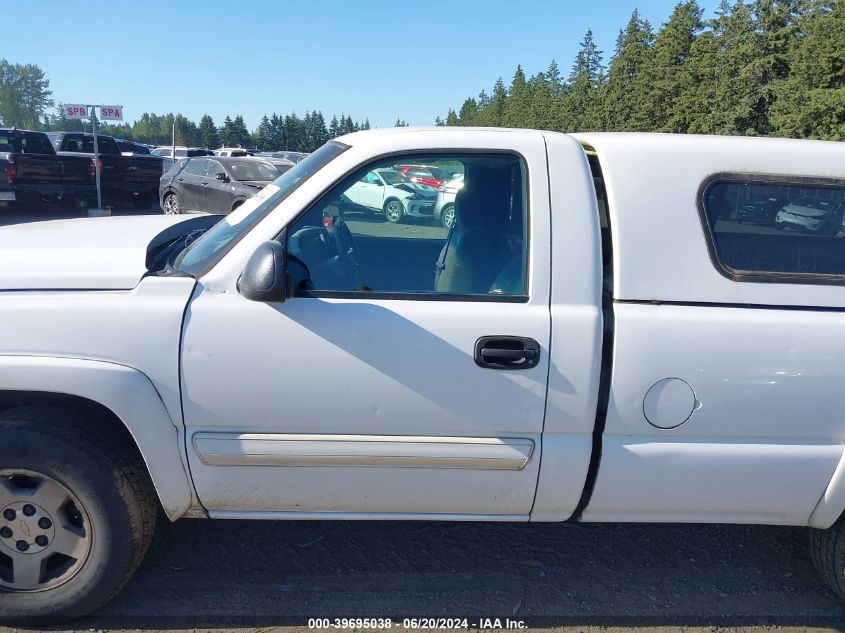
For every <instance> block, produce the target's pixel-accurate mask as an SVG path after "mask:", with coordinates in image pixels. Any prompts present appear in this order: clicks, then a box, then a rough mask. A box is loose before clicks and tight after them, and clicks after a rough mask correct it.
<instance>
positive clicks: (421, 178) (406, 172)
mask: <svg viewBox="0 0 845 633" xmlns="http://www.w3.org/2000/svg"><path fill="white" fill-rule="evenodd" d="M393 169H395V170H397V171H398V172H400V173H401V174H402V175H403V176H407V177H408V178H409V179H410V180H411V181H413V182H415V183H417V184H419V185H428V186H429V187H434V188H435V189H439V188H440V186H441V185H442V184H443V183H445V182H446V181H447V180H451V178H452V174H451V173H449V172H448V171H446V170H444V169H441V168H440V167H434V166H432V165H394V166H393Z"/></svg>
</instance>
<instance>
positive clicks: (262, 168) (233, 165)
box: [229, 160, 279, 182]
mask: <svg viewBox="0 0 845 633" xmlns="http://www.w3.org/2000/svg"><path fill="white" fill-rule="evenodd" d="M229 169H231V170H232V174H233V175H234V176H235V180H241V181H244V180H258V181H263V182H269V181H271V180H275V179H276V178H278V177H279V172H277V171H276V170H275V169H274V168H273V167H271V166H270V165H268V164H266V163H256V162H252V161H249V162H247V161H245V160H244V161H240V160H239V161H232V162H230V163H229Z"/></svg>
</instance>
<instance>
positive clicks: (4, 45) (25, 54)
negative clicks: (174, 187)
mask: <svg viewBox="0 0 845 633" xmlns="http://www.w3.org/2000/svg"><path fill="white" fill-rule="evenodd" d="M675 3H676V0H614V1H612V2H609V1H600V0H599V1H596V0H594V1H592V2H590V1H587V2H583V1H578V2H575V1H569V0H560V1H558V2H554V1H548V2H547V1H540V0H479V1H476V0H468V1H458V0H453V1H452V2H441V1H439V0H427V1H424V2H420V1H419V0H415V1H408V0H393V1H383V0H367V1H366V2H362V1H361V0H358V1H350V0H347V1H345V2H344V1H342V0H338V1H325V2H316V1H312V2H308V1H305V2H303V1H302V0H298V1H297V2H288V1H287V0H276V1H274V0H246V1H245V0H228V2H224V1H217V0H205V1H203V2H200V1H197V0H169V1H166V2H165V1H162V0H143V1H141V0H133V1H124V2H110V3H108V4H107V6H106V5H101V4H99V3H96V2H94V3H84V2H83V3H79V2H65V1H59V0H51V1H42V2H38V1H36V0H30V1H29V2H7V3H5V6H4V7H3V23H4V25H5V26H6V28H4V29H3V31H4V33H3V36H2V42H0V57H5V58H7V59H8V60H9V61H12V62H19V63H35V64H38V65H39V66H40V67H41V68H42V69H43V70H44V71H45V72H46V73H47V76H48V78H49V79H50V84H51V87H52V89H53V97H54V99H55V100H56V101H57V102H58V101H64V102H67V103H80V102H88V103H108V104H116V105H117V104H119V105H123V106H124V117H125V118H127V119H128V120H130V121H131V120H134V119H136V118H137V117H138V116H140V115H141V113H143V112H145V111H152V112H157V113H165V112H171V111H172V112H181V113H182V114H184V115H185V116H188V117H189V118H192V119H194V120H198V119H199V117H200V116H201V115H202V114H204V113H208V114H211V116H212V117H213V118H214V120H215V122H217V123H218V124H219V123H220V122H221V121H222V120H223V118H224V117H225V116H226V115H227V114H230V115H235V114H243V115H244V117H245V119H246V123H247V125H248V126H249V127H250V129H252V128H253V127H255V126H256V125H257V123H258V121H259V120H260V117H261V115H262V114H264V113H265V112H266V113H271V112H274V111H275V112H279V113H288V112H291V111H295V112H297V113H298V114H300V115H302V114H303V113H304V112H305V110H311V109H318V110H322V111H323V113H324V114H325V115H326V116H327V117H328V118H331V115H332V114H333V113H336V114H340V113H341V112H344V113H346V114H350V115H351V116H352V117H353V118H354V119H361V120H363V119H364V117H369V118H370V122H371V123H372V124H373V125H375V126H388V125H392V124H393V122H394V121H395V120H396V118H397V117H400V118H402V119H405V120H407V121H408V122H409V123H411V124H412V125H431V124H432V123H433V122H434V118H435V117H436V116H438V115H441V116H443V115H445V113H446V110H447V108H449V107H453V108H456V109H457V108H458V107H460V105H461V103H462V102H463V100H464V99H465V98H466V97H467V96H470V95H473V96H474V95H476V94H477V93H478V92H479V90H481V89H482V88H486V89H487V90H488V92H489V90H490V87H491V86H492V85H493V82H494V81H495V80H496V78H497V77H498V76H499V75H502V76H503V77H504V78H505V82H506V83H509V82H510V79H511V77H512V76H513V71H514V70H515V68H516V65H517V64H522V67H523V68H524V69H525V71H526V74H528V75H531V74H533V73H535V72H537V71H540V70H544V69H545V68H546V67H547V66H548V64H549V61H551V59H552V58H554V59H556V60H557V62H558V64H559V65H560V67H561V70H562V71H563V72H564V73H568V71H569V68H570V66H571V64H572V60H573V59H574V57H575V53H576V51H577V49H578V44H579V42H580V41H581V39H582V37H583V35H584V33H585V32H586V30H587V29H588V28H590V29H592V30H593V33H594V36H595V38H596V40H597V42H598V44H599V47H600V49H601V50H603V51H604V58H605V62H607V61H608V60H609V58H610V56H611V54H612V53H613V46H614V42H615V39H616V35H617V33H618V31H619V29H620V28H622V27H623V26H624V25H625V23H626V22H627V20H628V18H629V17H630V15H631V11H632V10H633V9H634V7H635V6H636V7H637V8H638V9H639V11H640V13H641V15H643V16H644V17H645V18H647V19H649V20H650V21H651V22H652V24H653V25H654V26H655V27H657V26H659V25H660V24H662V23H663V22H664V21H665V20H666V18H667V17H668V16H669V14H670V13H671V11H672V7H673V6H674V5H675ZM701 4H702V7H703V8H704V9H705V17H710V16H711V15H712V13H713V11H714V10H715V8H716V6H717V1H716V0H704V1H703V2H701ZM91 10H93V11H94V12H95V15H96V17H92V15H91ZM12 25H14V27H13V28H10V26H12Z"/></svg>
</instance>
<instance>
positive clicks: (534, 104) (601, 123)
mask: <svg viewBox="0 0 845 633" xmlns="http://www.w3.org/2000/svg"><path fill="white" fill-rule="evenodd" d="M702 14H703V12H702V9H701V8H700V6H699V5H698V4H697V2H695V0H688V1H682V2H680V3H679V4H677V5H676V6H675V8H674V10H673V11H672V14H671V16H670V17H669V19H668V20H667V21H666V23H665V24H663V25H662V27H661V28H660V29H659V30H658V31H657V32H655V31H654V29H653V28H652V26H651V24H650V23H649V22H648V20H645V19H643V18H642V16H641V15H640V14H639V12H637V11H636V10H635V11H634V12H633V14H632V15H631V18H630V20H629V21H628V23H627V25H626V26H625V28H624V29H622V30H621V31H620V32H619V36H618V37H617V39H616V47H615V50H614V52H613V54H612V56H611V58H610V62H609V64H608V65H607V66H605V65H604V63H603V57H602V51H600V50H598V47H597V45H596V43H595V40H594V38H593V34H592V32H591V31H587V33H586V35H585V36H584V39H583V40H582V42H581V46H580V49H579V51H578V53H577V55H576V57H575V61H574V63H573V65H572V69H571V71H570V72H569V74H568V75H567V76H565V77H564V76H563V74H562V73H561V70H560V68H559V67H558V65H557V64H556V63H555V62H554V61H552V62H551V64H549V67H548V68H547V69H546V70H545V71H543V72H538V73H536V74H534V75H533V76H531V77H526V75H525V72H524V71H523V69H522V67H521V66H517V68H516V72H515V73H514V75H513V79H512V80H511V82H510V85H509V86H505V83H504V81H503V79H502V78H501V77H500V78H499V79H498V80H497V81H496V83H495V84H494V86H493V88H492V91H491V92H490V93H489V94H488V93H487V91H486V90H482V91H481V92H480V93H479V95H478V96H477V97H470V98H468V99H466V101H464V103H463V105H462V106H461V107H460V108H459V109H458V110H457V111H455V110H452V109H449V111H448V113H447V115H446V117H445V119H441V118H440V117H438V119H437V121H436V123H437V124H438V125H471V126H494V127H515V128H538V129H547V130H558V131H563V132H571V131H588V130H590V131H654V132H675V133H700V134H740V135H749V136H783V137H796V138H818V139H829V140H845V0H754V1H753V2H750V3H746V2H741V1H740V2H735V3H733V4H729V3H728V2H727V1H726V0H723V2H722V3H721V5H720V6H719V9H718V10H717V12H716V15H715V17H714V18H713V19H709V20H704V19H702Z"/></svg>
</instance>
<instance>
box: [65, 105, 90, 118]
mask: <svg viewBox="0 0 845 633" xmlns="http://www.w3.org/2000/svg"><path fill="white" fill-rule="evenodd" d="M62 107H63V108H64V111H65V116H66V117H67V118H68V119H87V118H88V106H86V105H83V104H79V103H66V104H64V106H62Z"/></svg>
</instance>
